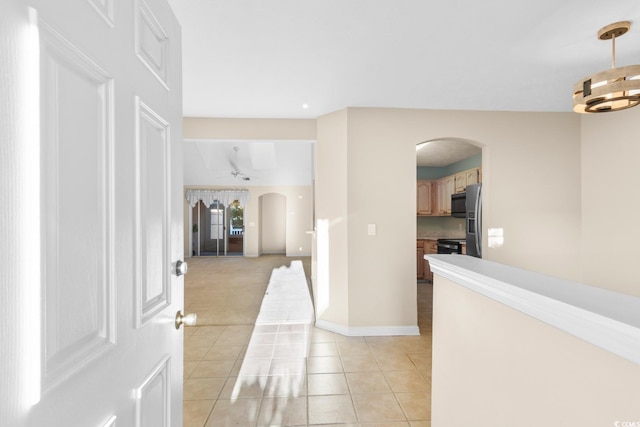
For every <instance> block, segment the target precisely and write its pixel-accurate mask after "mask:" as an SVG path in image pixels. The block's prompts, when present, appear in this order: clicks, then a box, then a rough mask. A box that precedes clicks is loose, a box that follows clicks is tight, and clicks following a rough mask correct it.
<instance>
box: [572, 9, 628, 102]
mask: <svg viewBox="0 0 640 427" xmlns="http://www.w3.org/2000/svg"><path fill="white" fill-rule="evenodd" d="M629 28H631V23H630V22H628V21H623V22H616V23H615V24H611V25H608V26H606V27H604V28H602V29H601V30H600V31H599V32H598V38H599V39H600V40H611V42H612V60H611V69H609V70H605V71H601V72H599V73H596V74H593V75H591V76H588V77H585V78H583V79H581V80H580V81H579V82H578V83H576V84H575V85H574V86H573V111H575V112H576V113H606V112H610V111H618V110H624V109H627V108H631V107H635V106H636V105H638V104H640V65H629V66H626V67H616V66H615V46H616V45H615V39H616V37H619V36H621V35H623V34H625V33H626V32H627V31H628V30H629Z"/></svg>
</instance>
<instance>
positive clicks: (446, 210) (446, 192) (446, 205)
mask: <svg viewBox="0 0 640 427" xmlns="http://www.w3.org/2000/svg"><path fill="white" fill-rule="evenodd" d="M437 183H438V214H439V215H451V195H452V194H453V193H454V191H455V176H454V175H451V176H445V177H444V178H440V179H439V180H438V181H437Z"/></svg>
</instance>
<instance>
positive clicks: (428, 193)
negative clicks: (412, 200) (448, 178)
mask: <svg viewBox="0 0 640 427" xmlns="http://www.w3.org/2000/svg"><path fill="white" fill-rule="evenodd" d="M433 189H434V185H433V181H418V183H417V185H416V191H417V203H416V207H417V211H418V212H417V214H418V215H433V214H434V213H435V210H434V203H433V201H434V197H433Z"/></svg>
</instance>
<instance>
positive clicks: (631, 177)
mask: <svg viewBox="0 0 640 427" xmlns="http://www.w3.org/2000/svg"><path fill="white" fill-rule="evenodd" d="M639 165H640V108H634V109H630V110H625V111H619V112H615V113H610V114H609V113H608V114H599V115H589V116H584V117H583V118H582V221H583V223H582V265H583V271H584V282H585V283H589V284H592V285H595V286H599V287H603V288H608V289H612V290H615V291H618V292H623V293H627V294H632V295H636V296H640V280H638V273H637V270H636V269H635V268H634V266H635V264H636V263H637V259H638V248H639V243H640V228H639V227H638V221H637V218H636V217H637V216H638V215H637V214H638V213H640V187H639V186H638V183H639V182H640V180H637V179H635V176H636V175H638V170H640V168H639Z"/></svg>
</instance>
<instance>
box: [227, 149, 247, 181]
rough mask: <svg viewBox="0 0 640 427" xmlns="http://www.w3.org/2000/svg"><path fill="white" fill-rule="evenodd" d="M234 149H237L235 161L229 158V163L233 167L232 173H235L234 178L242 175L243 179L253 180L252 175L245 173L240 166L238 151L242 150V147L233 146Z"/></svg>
mask: <svg viewBox="0 0 640 427" xmlns="http://www.w3.org/2000/svg"><path fill="white" fill-rule="evenodd" d="M233 151H235V161H234V160H231V159H229V164H230V165H231V168H232V170H231V175H233V177H234V178H238V177H240V178H241V179H242V180H243V181H251V177H249V176H248V175H247V174H245V173H242V171H241V170H240V168H238V151H240V147H237V146H236V147H233Z"/></svg>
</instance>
